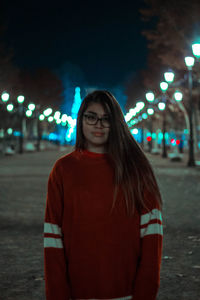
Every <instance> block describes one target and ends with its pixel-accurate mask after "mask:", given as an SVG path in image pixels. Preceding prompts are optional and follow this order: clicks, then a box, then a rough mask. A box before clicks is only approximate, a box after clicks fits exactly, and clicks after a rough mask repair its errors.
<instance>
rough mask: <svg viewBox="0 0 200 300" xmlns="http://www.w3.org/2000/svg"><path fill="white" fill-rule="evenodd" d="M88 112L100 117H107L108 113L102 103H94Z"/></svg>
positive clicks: (88, 108) (89, 106) (90, 105)
mask: <svg viewBox="0 0 200 300" xmlns="http://www.w3.org/2000/svg"><path fill="white" fill-rule="evenodd" d="M86 112H94V113H96V114H98V115H106V114H108V112H107V111H106V110H105V108H104V106H103V105H102V104H101V103H95V102H92V103H90V104H89V105H88V107H87V109H86Z"/></svg>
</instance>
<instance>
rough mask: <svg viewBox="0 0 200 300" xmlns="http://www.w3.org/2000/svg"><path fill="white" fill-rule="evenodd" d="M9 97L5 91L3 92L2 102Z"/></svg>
mask: <svg viewBox="0 0 200 300" xmlns="http://www.w3.org/2000/svg"><path fill="white" fill-rule="evenodd" d="M9 98H10V95H9V94H8V93H6V92H4V93H3V94H2V95H1V100H2V101H3V102H7V101H8V100H9Z"/></svg>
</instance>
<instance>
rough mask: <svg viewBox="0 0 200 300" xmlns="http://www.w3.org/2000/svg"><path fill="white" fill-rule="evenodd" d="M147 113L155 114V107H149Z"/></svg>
mask: <svg viewBox="0 0 200 300" xmlns="http://www.w3.org/2000/svg"><path fill="white" fill-rule="evenodd" d="M147 113H148V115H150V116H151V115H153V114H154V109H153V108H148V109H147Z"/></svg>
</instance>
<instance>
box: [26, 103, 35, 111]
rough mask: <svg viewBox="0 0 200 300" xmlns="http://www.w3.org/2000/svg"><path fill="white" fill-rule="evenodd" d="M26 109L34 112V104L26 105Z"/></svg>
mask: <svg viewBox="0 0 200 300" xmlns="http://www.w3.org/2000/svg"><path fill="white" fill-rule="evenodd" d="M28 109H29V110H32V111H34V110H35V104H34V103H30V104H29V105H28Z"/></svg>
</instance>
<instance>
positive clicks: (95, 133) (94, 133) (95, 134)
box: [92, 132, 104, 136]
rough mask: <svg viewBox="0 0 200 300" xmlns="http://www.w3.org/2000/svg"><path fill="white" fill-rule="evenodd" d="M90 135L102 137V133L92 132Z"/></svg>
mask: <svg viewBox="0 0 200 300" xmlns="http://www.w3.org/2000/svg"><path fill="white" fill-rule="evenodd" d="M92 134H93V135H94V136H103V135H104V133H103V132H92Z"/></svg>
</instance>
